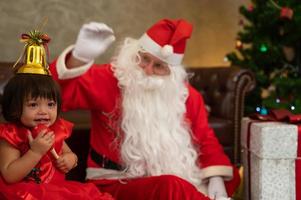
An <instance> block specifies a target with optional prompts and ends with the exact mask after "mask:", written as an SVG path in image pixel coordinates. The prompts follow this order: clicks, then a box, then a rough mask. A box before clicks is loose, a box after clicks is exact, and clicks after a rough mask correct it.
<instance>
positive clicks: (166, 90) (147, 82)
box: [112, 51, 202, 186]
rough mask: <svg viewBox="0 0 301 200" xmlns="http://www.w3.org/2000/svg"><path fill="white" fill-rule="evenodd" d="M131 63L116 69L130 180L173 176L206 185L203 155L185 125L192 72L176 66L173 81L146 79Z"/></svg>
mask: <svg viewBox="0 0 301 200" xmlns="http://www.w3.org/2000/svg"><path fill="white" fill-rule="evenodd" d="M121 53H122V51H121ZM127 53H128V52H127ZM121 56H122V55H121ZM122 60H124V61H126V62H127V63H122V62H120V61H122ZM129 60H130V59H123V57H119V59H118V58H117V60H116V61H115V63H114V62H113V63H112V64H113V69H114V74H115V76H116V77H117V79H118V80H119V84H120V87H121V88H122V95H123V99H122V109H123V110H122V112H123V116H122V130H123V132H124V136H123V141H122V144H121V158H122V161H123V162H124V164H125V166H126V173H127V175H128V176H129V177H141V176H150V175H152V176H154V175H162V174H173V175H177V176H179V177H182V178H184V179H186V180H188V181H189V182H191V183H193V184H194V185H195V186H198V185H200V184H201V180H202V179H201V170H200V169H199V167H197V164H196V160H197V157H198V155H197V152H196V150H195V149H194V147H193V145H192V142H191V136H190V128H189V126H188V124H187V123H186V121H185V112H186V107H185V101H186V99H187V95H188V91H187V88H186V86H185V83H184V81H185V78H186V72H185V71H184V69H183V68H182V67H181V66H176V67H174V68H171V75H169V76H161V77H160V76H157V77H156V76H146V75H145V74H144V72H143V70H142V69H140V68H139V66H138V65H137V63H135V62H132V63H129ZM134 60H135V59H132V61H134ZM118 61H119V62H118ZM123 64H131V66H129V65H123ZM125 66H126V67H125Z"/></svg>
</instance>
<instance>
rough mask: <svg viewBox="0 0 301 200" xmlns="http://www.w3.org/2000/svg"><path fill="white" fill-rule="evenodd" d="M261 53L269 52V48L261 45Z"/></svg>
mask: <svg viewBox="0 0 301 200" xmlns="http://www.w3.org/2000/svg"><path fill="white" fill-rule="evenodd" d="M259 50H260V52H262V53H265V52H267V51H268V47H267V45H265V44H261V45H260V47H259Z"/></svg>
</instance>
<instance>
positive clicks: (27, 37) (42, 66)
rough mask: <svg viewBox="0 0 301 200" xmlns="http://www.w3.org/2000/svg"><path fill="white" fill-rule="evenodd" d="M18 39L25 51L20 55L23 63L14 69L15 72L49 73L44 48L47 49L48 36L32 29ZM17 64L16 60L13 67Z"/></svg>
mask: <svg viewBox="0 0 301 200" xmlns="http://www.w3.org/2000/svg"><path fill="white" fill-rule="evenodd" d="M20 41H21V42H24V43H25V46H24V48H25V52H24V53H23V55H22V57H23V58H24V62H23V63H24V64H23V65H22V66H21V67H19V68H18V69H17V70H16V73H17V74H20V73H23V74H43V75H50V71H49V69H48V68H49V67H48V63H47V57H46V50H45V49H48V48H47V44H48V42H49V41H50V37H49V36H48V35H47V34H45V33H42V32H40V31H38V30H33V31H30V32H29V33H24V34H22V35H21V40H20ZM17 64H18V61H17V62H16V64H15V65H14V67H15V66H16V65H17Z"/></svg>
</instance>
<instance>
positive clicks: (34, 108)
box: [20, 97, 57, 128]
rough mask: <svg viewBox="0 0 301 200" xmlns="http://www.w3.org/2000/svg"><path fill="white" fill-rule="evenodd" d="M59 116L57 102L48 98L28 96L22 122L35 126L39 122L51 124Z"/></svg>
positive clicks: (24, 105) (28, 125) (24, 103)
mask: <svg viewBox="0 0 301 200" xmlns="http://www.w3.org/2000/svg"><path fill="white" fill-rule="evenodd" d="M56 118H57V103H56V102H55V101H54V100H51V99H46V98H40V97H38V98H36V99H33V98H27V99H25V101H24V102H23V110H22V114H21V119H20V120H21V122H22V124H23V125H25V126H27V127H30V128H32V127H35V126H37V125H38V124H44V125H46V126H48V127H49V126H51V125H52V124H53V123H54V122H55V120H56Z"/></svg>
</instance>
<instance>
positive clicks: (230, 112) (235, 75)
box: [0, 62, 255, 181]
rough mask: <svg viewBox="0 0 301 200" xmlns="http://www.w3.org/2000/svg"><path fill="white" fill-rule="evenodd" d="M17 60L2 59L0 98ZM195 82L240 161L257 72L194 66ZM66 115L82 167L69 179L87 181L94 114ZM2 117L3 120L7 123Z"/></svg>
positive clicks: (212, 118) (222, 140) (71, 142)
mask: <svg viewBox="0 0 301 200" xmlns="http://www.w3.org/2000/svg"><path fill="white" fill-rule="evenodd" d="M12 66H13V63H4V62H2V63H1V62H0V99H1V94H2V91H3V87H4V85H5V84H6V82H7V80H8V79H9V78H10V77H11V76H12ZM188 71H189V73H191V78H190V82H191V84H192V85H193V86H194V87H195V88H196V89H197V90H198V91H200V92H201V93H202V94H203V97H204V99H205V102H206V104H207V105H208V108H209V110H210V112H209V116H208V117H209V123H210V125H211V126H212V128H213V129H214V130H215V133H216V135H217V137H218V139H219V141H220V143H221V144H222V145H223V147H224V150H225V152H226V154H227V155H228V156H229V157H230V159H231V161H232V162H233V163H235V164H237V165H239V164H240V143H239V140H240V126H241V118H242V116H243V110H244V98H245V95H246V93H247V92H249V91H250V90H252V89H253V88H254V86H255V79H254V76H253V73H252V72H250V71H249V70H246V69H240V68H239V67H235V66H232V67H213V68H212V67H210V68H190V69H188ZM62 117H63V118H65V119H67V120H70V121H72V122H73V123H74V124H75V126H74V131H73V134H72V136H71V137H70V138H69V139H68V140H67V142H68V144H69V145H70V147H71V149H72V150H73V151H74V152H75V153H76V154H77V155H78V157H79V163H78V166H77V167H76V168H75V169H73V170H72V171H71V172H70V173H69V174H68V176H67V177H68V179H72V180H79V181H83V180H84V177H85V168H86V158H87V154H88V149H89V128H90V116H89V113H88V112H87V111H81V110H76V111H70V112H66V113H62ZM3 121H4V120H3V118H2V117H1V118H0V122H3Z"/></svg>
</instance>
